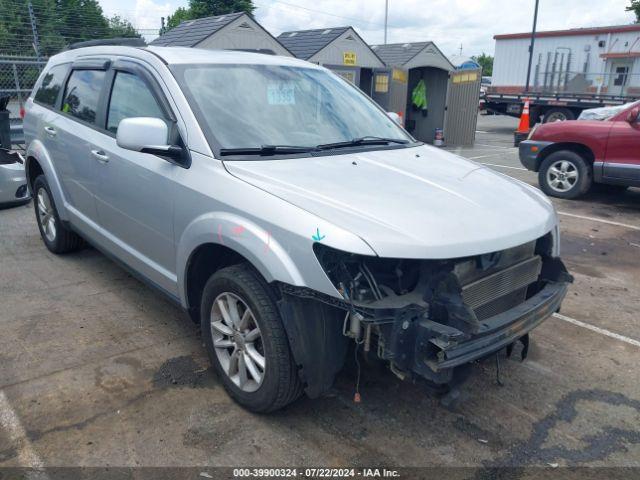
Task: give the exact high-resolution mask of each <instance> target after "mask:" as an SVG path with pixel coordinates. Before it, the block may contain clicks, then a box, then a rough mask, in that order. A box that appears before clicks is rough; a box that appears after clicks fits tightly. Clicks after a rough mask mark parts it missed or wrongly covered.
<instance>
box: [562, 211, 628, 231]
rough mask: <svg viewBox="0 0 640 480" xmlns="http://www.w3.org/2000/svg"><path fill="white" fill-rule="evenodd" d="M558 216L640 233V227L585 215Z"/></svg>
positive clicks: (563, 213)
mask: <svg viewBox="0 0 640 480" xmlns="http://www.w3.org/2000/svg"><path fill="white" fill-rule="evenodd" d="M558 215H564V216H565V217H572V218H579V219H581V220H591V221H592V222H600V223H606V224H607V225H615V226H616V227H624V228H628V229H630V230H638V231H640V227H637V226H635V225H629V224H628V223H620V222H614V221H613V220H605V219H603V218H595V217H587V216H585V215H576V214H575V213H567V212H558Z"/></svg>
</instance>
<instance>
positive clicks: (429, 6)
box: [100, 0, 635, 56]
mask: <svg viewBox="0 0 640 480" xmlns="http://www.w3.org/2000/svg"><path fill="white" fill-rule="evenodd" d="M388 1H389V19H388V43H399V42H400V43H404V42H417V41H424V40H431V41H434V42H435V43H436V45H438V46H439V47H440V49H441V50H442V51H443V52H444V53H445V54H446V55H449V56H450V55H459V54H460V53H461V52H460V49H461V48H462V55H464V56H472V55H478V54H480V53H483V52H485V53H488V54H493V51H494V46H495V41H494V40H493V36H494V35H496V34H499V33H517V32H526V31H530V30H531V26H532V22H533V8H534V3H535V2H534V0H388ZM100 3H101V5H102V8H103V10H104V12H105V13H106V14H107V15H109V16H111V15H113V14H118V15H120V16H122V17H124V18H127V19H128V20H129V21H130V22H131V23H132V24H133V25H134V26H135V27H136V28H139V29H157V28H158V27H159V26H160V17H162V16H165V17H166V16H167V15H169V14H171V13H172V12H173V11H174V10H175V9H176V8H178V7H180V6H186V5H187V4H188V1H187V0H100ZM253 3H254V5H256V7H257V9H256V11H255V12H254V13H255V16H256V18H257V20H258V22H260V23H261V24H262V25H263V26H264V27H265V28H266V29H267V30H269V31H270V32H271V33H272V34H274V35H275V36H278V35H279V34H280V33H281V32H284V31H289V30H302V29H308V28H324V27H337V26H344V25H352V26H354V27H355V28H356V30H357V31H358V33H360V35H361V36H362V37H363V38H364V40H365V41H366V42H368V43H370V44H377V43H383V41H384V4H385V0H282V1H281V0H254V2H253ZM629 3H630V0H597V1H596V0H540V13H539V18H538V30H558V29H566V28H580V27H593V26H604V25H620V24H628V23H632V22H633V21H634V18H635V17H634V15H633V14H632V13H631V12H625V7H626V6H627V5H629ZM150 31H152V30H150ZM145 33H146V32H145Z"/></svg>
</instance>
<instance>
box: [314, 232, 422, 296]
mask: <svg viewBox="0 0 640 480" xmlns="http://www.w3.org/2000/svg"><path fill="white" fill-rule="evenodd" d="M313 250H314V252H315V254H316V257H317V258H318V261H319V262H320V265H321V266H322V268H323V269H324V271H325V273H326V274H327V276H328V277H329V279H330V280H331V282H332V283H333V285H334V286H335V287H336V289H337V290H338V291H339V292H340V293H341V294H342V296H343V297H345V298H347V299H351V300H353V301H356V302H360V303H370V302H375V301H378V300H383V299H384V298H387V297H390V296H398V295H405V294H406V293H408V292H410V291H412V290H414V289H415V287H416V285H417V283H418V278H419V276H420V261H416V260H405V259H394V258H379V257H373V256H366V255H355V254H352V253H348V252H343V251H341V250H336V249H334V248H331V247H327V246H326V245H322V244H320V243H316V244H315V245H314V246H313Z"/></svg>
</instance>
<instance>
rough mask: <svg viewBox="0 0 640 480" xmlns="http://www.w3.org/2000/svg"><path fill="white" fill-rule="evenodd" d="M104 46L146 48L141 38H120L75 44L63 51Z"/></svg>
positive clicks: (145, 43)
mask: <svg viewBox="0 0 640 480" xmlns="http://www.w3.org/2000/svg"><path fill="white" fill-rule="evenodd" d="M104 45H120V46H122V47H146V46H147V42H145V41H144V39H142V38H134V37H128V38H127V37H122V38H102V39H99V40H87V41H86V42H76V43H72V44H70V45H68V46H67V48H66V49H65V50H75V49H76V48H84V47H100V46H104Z"/></svg>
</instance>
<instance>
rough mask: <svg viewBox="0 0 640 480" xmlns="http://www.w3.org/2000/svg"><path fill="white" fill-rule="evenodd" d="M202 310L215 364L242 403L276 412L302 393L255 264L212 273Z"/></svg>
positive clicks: (205, 335) (204, 335) (283, 334)
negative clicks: (254, 266)
mask: <svg viewBox="0 0 640 480" xmlns="http://www.w3.org/2000/svg"><path fill="white" fill-rule="evenodd" d="M200 312H201V313H200V323H201V327H202V338H203V340H204V343H205V346H206V348H207V353H208V354H209V358H210V360H211V363H212V364H213V366H214V368H215V370H216V372H217V374H218V376H219V377H220V379H221V381H222V383H223V385H224V387H225V389H226V390H227V392H228V393H229V395H230V396H231V397H232V398H233V399H234V400H235V401H236V402H237V403H239V404H240V405H242V406H243V407H245V408H246V409H248V410H251V411H253V412H272V411H275V410H278V409H280V408H282V407H284V406H285V405H287V404H289V403H291V402H293V401H294V400H296V399H297V398H298V397H299V396H300V394H301V393H302V384H301V382H300V379H299V377H298V370H297V367H296V365H295V363H294V360H293V356H292V354H291V351H290V348H289V342H288V340H287V334H286V332H285V330H284V327H283V325H282V321H281V319H280V315H279V313H278V309H277V307H276V304H275V301H274V299H273V297H272V295H271V294H270V291H269V286H268V285H267V283H266V282H265V281H264V279H263V278H262V277H261V276H260V274H259V273H258V272H256V271H255V270H254V269H253V268H252V267H251V266H250V265H248V264H239V265H233V266H231V267H227V268H223V269H221V270H219V271H218V272H216V273H215V274H214V275H212V276H211V278H210V279H209V280H208V281H207V283H206V285H205V287H204V291H203V294H202V303H201V308H200Z"/></svg>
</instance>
